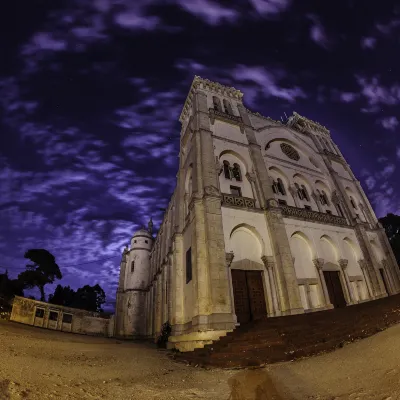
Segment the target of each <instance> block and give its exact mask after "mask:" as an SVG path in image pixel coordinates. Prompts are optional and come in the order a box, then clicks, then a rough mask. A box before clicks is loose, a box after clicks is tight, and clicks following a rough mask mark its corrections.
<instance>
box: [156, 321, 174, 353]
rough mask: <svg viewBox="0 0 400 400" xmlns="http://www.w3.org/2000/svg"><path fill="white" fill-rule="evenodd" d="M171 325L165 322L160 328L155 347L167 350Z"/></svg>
mask: <svg viewBox="0 0 400 400" xmlns="http://www.w3.org/2000/svg"><path fill="white" fill-rule="evenodd" d="M171 330H172V329H171V325H170V324H169V322H168V321H167V322H166V323H165V324H164V325H163V326H162V327H161V333H160V335H159V336H158V338H157V346H158V347H160V348H163V349H165V348H167V343H168V338H169V336H170V335H171Z"/></svg>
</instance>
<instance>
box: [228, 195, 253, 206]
mask: <svg viewBox="0 0 400 400" xmlns="http://www.w3.org/2000/svg"><path fill="white" fill-rule="evenodd" d="M222 204H223V205H225V206H235V207H241V208H256V202H255V200H254V199H251V198H250V197H242V196H234V195H233V194H227V193H222Z"/></svg>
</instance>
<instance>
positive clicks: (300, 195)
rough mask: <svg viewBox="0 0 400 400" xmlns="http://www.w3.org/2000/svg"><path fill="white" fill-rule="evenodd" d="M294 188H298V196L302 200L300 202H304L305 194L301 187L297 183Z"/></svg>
mask: <svg viewBox="0 0 400 400" xmlns="http://www.w3.org/2000/svg"><path fill="white" fill-rule="evenodd" d="M294 186H295V188H296V191H297V195H298V196H299V199H300V200H303V199H304V193H303V191H302V190H301V188H300V186H299V185H298V184H297V183H295V184H294Z"/></svg>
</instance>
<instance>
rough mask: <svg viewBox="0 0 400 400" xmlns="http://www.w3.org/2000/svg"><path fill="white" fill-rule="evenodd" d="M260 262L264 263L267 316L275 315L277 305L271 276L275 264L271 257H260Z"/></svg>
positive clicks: (277, 308) (277, 310)
mask: <svg viewBox="0 0 400 400" xmlns="http://www.w3.org/2000/svg"><path fill="white" fill-rule="evenodd" d="M261 260H262V262H263V263H264V266H265V269H266V272H267V279H266V282H267V298H268V306H267V307H268V314H269V315H276V314H277V312H279V305H278V299H277V296H276V287H275V280H274V276H273V266H274V264H275V263H274V260H273V257H267V256H262V257H261Z"/></svg>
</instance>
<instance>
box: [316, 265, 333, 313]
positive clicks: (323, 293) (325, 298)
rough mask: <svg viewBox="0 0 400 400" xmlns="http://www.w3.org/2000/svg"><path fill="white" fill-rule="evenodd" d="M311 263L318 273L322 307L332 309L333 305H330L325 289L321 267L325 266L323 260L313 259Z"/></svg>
mask: <svg viewBox="0 0 400 400" xmlns="http://www.w3.org/2000/svg"><path fill="white" fill-rule="evenodd" d="M313 263H314V265H315V268H317V271H318V276H319V281H320V287H321V292H322V295H323V299H324V305H325V306H326V307H330V308H332V307H333V305H332V303H331V300H330V298H329V293H328V288H327V287H326V282H325V277H324V272H323V271H322V267H323V265H324V264H325V260H324V259H323V258H315V259H314V260H313Z"/></svg>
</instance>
